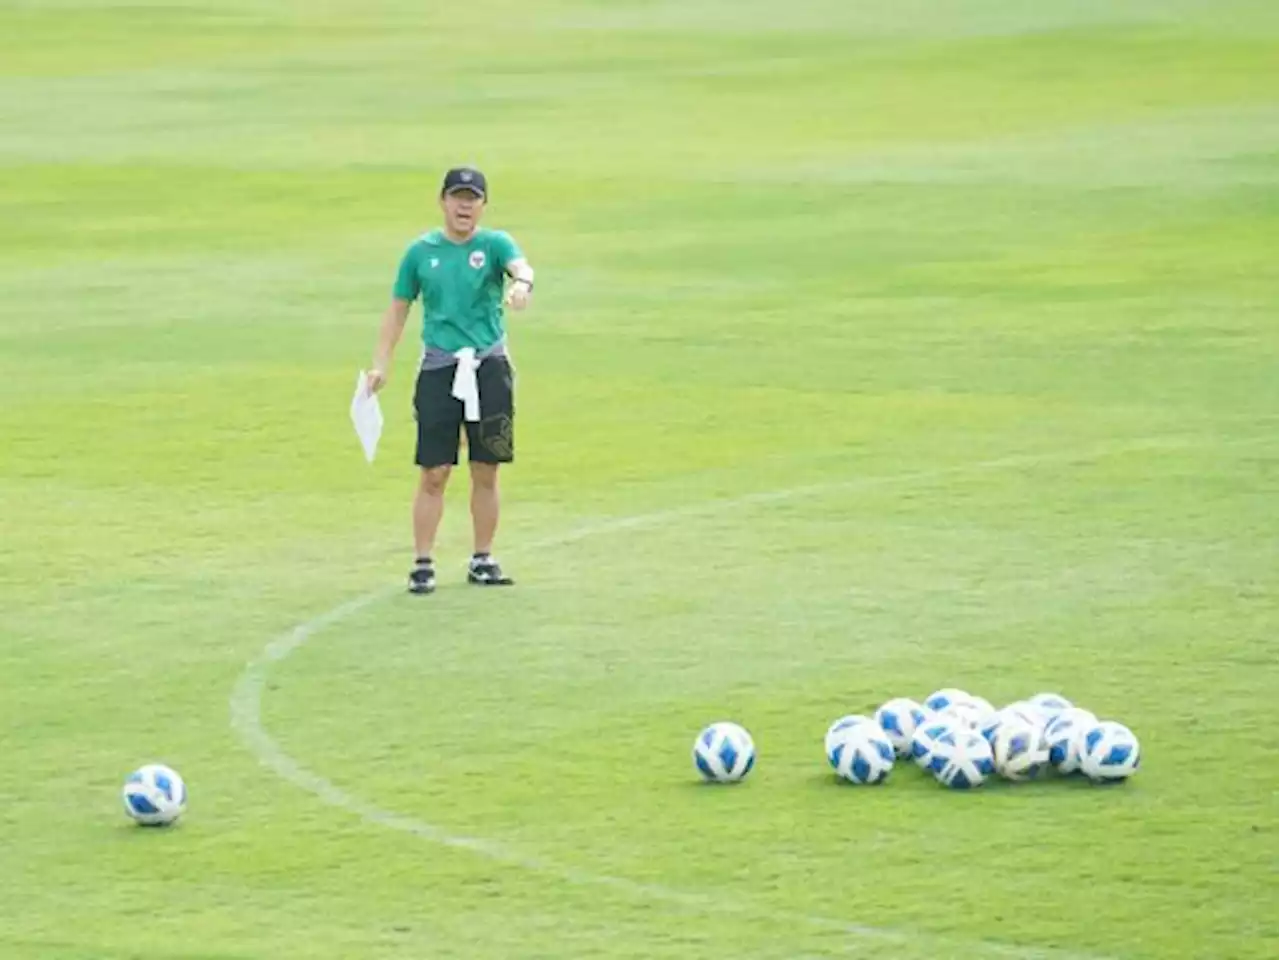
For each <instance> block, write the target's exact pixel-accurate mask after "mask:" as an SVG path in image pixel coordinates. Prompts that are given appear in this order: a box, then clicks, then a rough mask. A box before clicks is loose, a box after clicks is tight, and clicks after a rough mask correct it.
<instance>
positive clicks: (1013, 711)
mask: <svg viewBox="0 0 1280 960" xmlns="http://www.w3.org/2000/svg"><path fill="white" fill-rule="evenodd" d="M1006 718H1007V719H1012V720H1017V721H1020V722H1026V723H1032V724H1035V723H1038V724H1040V725H1041V726H1043V725H1044V717H1043V716H1042V715H1041V713H1040V711H1039V710H1038V709H1036V708H1035V707H1034V706H1032V705H1031V703H1030V702H1029V701H1026V700H1017V701H1015V702H1014V703H1011V704H1009V705H1008V706H1004V707H1001V708H1000V709H999V710H996V711H995V712H994V713H991V714H988V715H987V717H986V718H985V719H984V720H983V721H982V723H981V724H980V725H979V727H978V732H979V733H981V734H982V735H983V736H984V737H985V738H986V740H987V742H988V743H990V742H992V741H993V740H995V736H996V730H998V729H999V728H1000V724H1002V723H1004V721H1005V719H1006Z"/></svg>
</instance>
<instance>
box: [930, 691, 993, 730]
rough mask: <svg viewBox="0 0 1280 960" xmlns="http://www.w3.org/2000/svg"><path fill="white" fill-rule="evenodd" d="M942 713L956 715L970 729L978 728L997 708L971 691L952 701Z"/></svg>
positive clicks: (950, 715) (949, 715)
mask: <svg viewBox="0 0 1280 960" xmlns="http://www.w3.org/2000/svg"><path fill="white" fill-rule="evenodd" d="M942 713H943V715H944V716H948V717H955V718H956V719H957V720H958V721H960V723H962V724H963V725H964V726H966V727H968V728H969V729H970V730H977V729H978V728H979V727H981V726H982V724H983V723H984V722H986V720H987V719H988V718H989V717H990V716H991V715H992V714H993V713H995V708H994V707H992V706H991V702H990V701H988V700H986V699H985V698H983V697H979V696H977V695H975V694H971V693H970V694H965V695H964V697H961V698H957V699H955V700H953V701H951V703H949V704H948V705H947V706H946V708H944V709H943V710H942Z"/></svg>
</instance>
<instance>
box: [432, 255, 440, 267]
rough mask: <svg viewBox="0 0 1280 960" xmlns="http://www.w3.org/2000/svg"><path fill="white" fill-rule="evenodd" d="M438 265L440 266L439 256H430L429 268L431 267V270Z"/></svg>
mask: <svg viewBox="0 0 1280 960" xmlns="http://www.w3.org/2000/svg"><path fill="white" fill-rule="evenodd" d="M438 266H440V258H439V257H432V258H431V269H432V270H434V269H435V268H436V267H438Z"/></svg>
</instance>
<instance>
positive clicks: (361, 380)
mask: <svg viewBox="0 0 1280 960" xmlns="http://www.w3.org/2000/svg"><path fill="white" fill-rule="evenodd" d="M351 423H352V424H353V425H354V426H355V428H356V436H357V437H359V438H360V446H362V447H363V448H364V458H365V459H366V460H368V461H369V462H370V463H373V457H374V454H376V453H377V452H378V439H379V438H380V437H381V436H382V406H381V405H380V404H379V403H378V395H377V394H376V393H370V392H369V378H368V377H367V376H366V375H365V372H364V371H363V370H361V371H360V372H359V373H358V374H356V394H355V396H354V397H352V398H351Z"/></svg>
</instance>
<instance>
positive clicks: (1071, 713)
mask: <svg viewBox="0 0 1280 960" xmlns="http://www.w3.org/2000/svg"><path fill="white" fill-rule="evenodd" d="M1097 725H1098V718H1097V717H1095V716H1094V715H1093V714H1092V713H1090V712H1089V711H1088V710H1082V709H1081V708H1080V707H1070V708H1069V709H1066V710H1063V711H1062V712H1061V713H1060V714H1058V718H1057V719H1056V720H1054V721H1052V722H1051V723H1050V724H1049V726H1048V727H1047V728H1046V729H1045V733H1044V739H1045V744H1046V745H1047V746H1048V747H1049V762H1050V763H1052V764H1053V766H1054V768H1055V769H1056V770H1057V771H1058V772H1059V773H1075V772H1076V771H1077V770H1079V769H1080V739H1081V737H1082V736H1084V733H1085V731H1086V730H1089V729H1090V728H1092V727H1096V726H1097Z"/></svg>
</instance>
